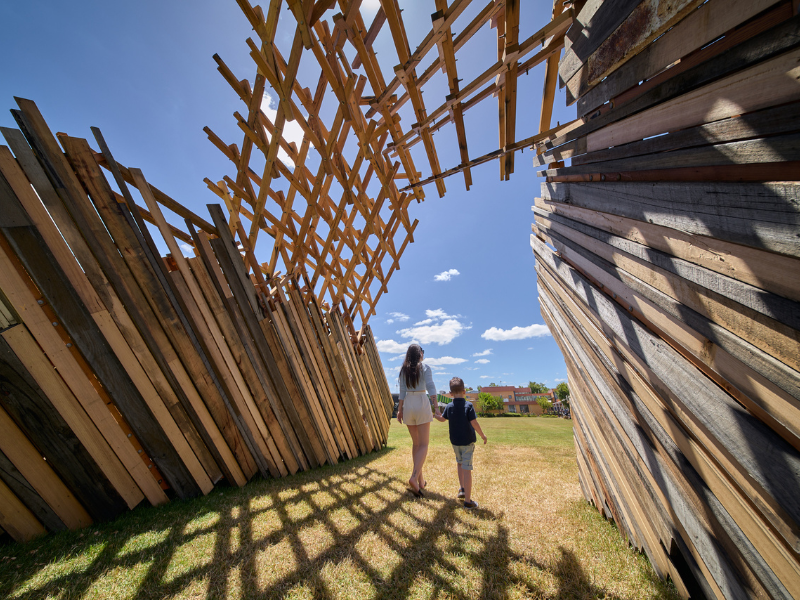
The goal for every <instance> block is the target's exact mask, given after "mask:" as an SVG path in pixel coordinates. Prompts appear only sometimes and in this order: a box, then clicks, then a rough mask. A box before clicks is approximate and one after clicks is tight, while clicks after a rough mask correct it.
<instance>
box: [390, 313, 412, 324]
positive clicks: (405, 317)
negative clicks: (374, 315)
mask: <svg viewBox="0 0 800 600" xmlns="http://www.w3.org/2000/svg"><path fill="white" fill-rule="evenodd" d="M389 316H390V317H392V318H393V319H397V320H398V321H401V322H402V321H408V320H409V319H410V318H411V317H409V316H408V315H406V314H403V313H401V312H390V313H389ZM391 322H392V321H387V323H391Z"/></svg>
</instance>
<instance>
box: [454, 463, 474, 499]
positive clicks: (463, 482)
mask: <svg viewBox="0 0 800 600" xmlns="http://www.w3.org/2000/svg"><path fill="white" fill-rule="evenodd" d="M456 468H457V469H458V484H459V485H460V486H461V489H462V490H464V502H469V501H470V500H472V471H467V470H466V469H462V468H461V465H460V464H458V463H456Z"/></svg>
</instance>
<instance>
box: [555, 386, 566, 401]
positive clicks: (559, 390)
mask: <svg viewBox="0 0 800 600" xmlns="http://www.w3.org/2000/svg"><path fill="white" fill-rule="evenodd" d="M567 396H569V388H568V387H567V384H566V383H563V382H562V383H559V384H558V385H557V386H556V398H558V399H559V400H564V399H565V398H566V397H567Z"/></svg>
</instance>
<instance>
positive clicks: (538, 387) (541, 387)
mask: <svg viewBox="0 0 800 600" xmlns="http://www.w3.org/2000/svg"><path fill="white" fill-rule="evenodd" d="M528 387H530V388H531V392H532V393H534V394H546V393H547V392H549V391H550V388H549V387H547V386H546V385H545V384H543V383H536V382H535V381H530V382H528Z"/></svg>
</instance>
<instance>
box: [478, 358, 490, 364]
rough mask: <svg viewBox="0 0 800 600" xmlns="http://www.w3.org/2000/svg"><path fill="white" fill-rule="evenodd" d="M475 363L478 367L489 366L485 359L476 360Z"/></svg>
mask: <svg viewBox="0 0 800 600" xmlns="http://www.w3.org/2000/svg"><path fill="white" fill-rule="evenodd" d="M475 363H476V364H479V365H487V364H489V361H488V359H485V358H479V359H478V360H476V361H475Z"/></svg>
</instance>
